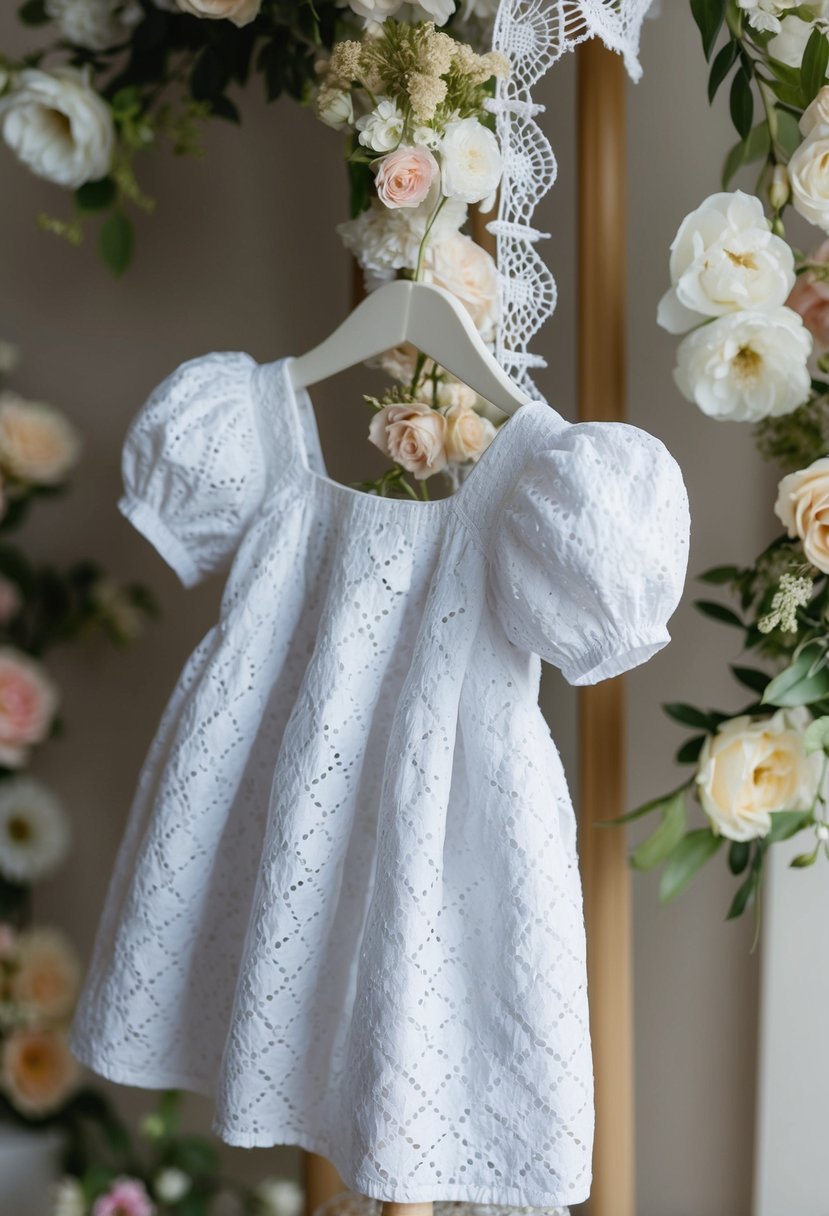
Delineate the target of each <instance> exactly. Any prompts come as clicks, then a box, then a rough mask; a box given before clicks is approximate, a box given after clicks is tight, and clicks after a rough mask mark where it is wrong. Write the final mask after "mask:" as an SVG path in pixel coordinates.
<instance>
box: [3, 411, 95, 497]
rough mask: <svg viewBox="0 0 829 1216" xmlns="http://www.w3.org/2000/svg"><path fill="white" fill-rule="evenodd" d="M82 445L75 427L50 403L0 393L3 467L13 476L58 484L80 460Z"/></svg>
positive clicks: (28, 480) (34, 481)
mask: <svg viewBox="0 0 829 1216" xmlns="http://www.w3.org/2000/svg"><path fill="white" fill-rule="evenodd" d="M80 446H81V445H80V439H79V436H78V433H77V431H76V430H75V428H74V427H73V426H72V424H71V423H70V422H68V421H67V419H66V418H64V416H63V414H60V413H58V411H57V410H55V409H53V408H52V407H51V406H50V405H43V404H42V403H41V402H39V401H24V400H23V398H22V397H18V395H17V394H16V393H11V392H4V393H0V466H2V467H3V469H4V470H5V472H6V473H8V474H9V476H11V477H14V478H17V480H18V481H27V482H31V483H32V484H33V485H40V486H53V485H57V484H58V483H59V482H61V481H63V480H64V478H65V477H66V475H67V473H68V472H69V470H70V469H71V468H72V465H73V464H74V463H75V461H76V460H77V459H78V454H79V452H80Z"/></svg>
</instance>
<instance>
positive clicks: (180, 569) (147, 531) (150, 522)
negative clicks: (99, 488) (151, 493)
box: [118, 494, 201, 587]
mask: <svg viewBox="0 0 829 1216" xmlns="http://www.w3.org/2000/svg"><path fill="white" fill-rule="evenodd" d="M118 510H119V511H120V512H121V514H122V515H123V516H125V517H126V518H127V519H128V520H129V521H130V523H131V524H132V526H133V527H134V528H135V529H136V530H137V531H138V532H140V533H141V535H142V536H143V537H145V538H146V539H147V540H148V541H149V542H150V544H151V545H152V546H153V548H154V549H155V550H156V551H157V552H158V553H159V554H160V555H161V556H162V557H163V558H164V560H165V562H166V563H167V565H168V566H170V567H171V569H173V570H174V571H175V573H176V574H177V575H178V577H179V579H180V580H181V582H182V583H183V584H184V586H185V587H195V585H196V583H198V582H199V580H200V578H201V574H200V572H199V569H198V567H197V566H196V563H195V562H194V561H193V559H192V557H191V556H190V554H189V553H188V552H187V550H186V549H185V547H184V545H183V544H182V543H181V541H180V540H179V539H178V537H177V536H174V535H173V533H172V532H171V531H170V529H169V528H168V527H167V525H166V524H165V523H164V521H163V520H162V519H161V518H160V517H159V516H158V515H157V514H156V513H155V511H154V510H153V509H152V507H148V506H147V504H146V503H145V502H141V501H139V499H137V498H131V497H130V496H129V495H128V494H125V495H124V496H123V497H122V498H119V500H118Z"/></svg>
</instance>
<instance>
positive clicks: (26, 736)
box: [0, 646, 58, 768]
mask: <svg viewBox="0 0 829 1216" xmlns="http://www.w3.org/2000/svg"><path fill="white" fill-rule="evenodd" d="M57 700H58V698H57V690H56V689H55V686H54V684H53V683H52V681H51V680H50V679H49V678H48V676H47V675H46V672H45V671H44V670H43V668H42V667H41V666H40V664H39V663H37V662H36V661H35V660H34V659H30V658H29V657H28V656H27V655H25V654H21V653H20V652H19V651H17V650H12V648H11V647H9V646H5V647H2V648H0V764H5V765H6V766H7V767H8V768H20V767H21V765H23V764H25V762H26V758H27V755H28V751H29V748H30V747H31V746H32V745H33V744H35V743H40V742H42V740H43V739H45V738H46V735H47V734H48V732H49V728H50V726H51V725H52V719H53V717H54V715H55V709H56V707H57Z"/></svg>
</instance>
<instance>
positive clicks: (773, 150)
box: [626, 0, 829, 918]
mask: <svg viewBox="0 0 829 1216" xmlns="http://www.w3.org/2000/svg"><path fill="white" fill-rule="evenodd" d="M691 9H692V13H693V16H694V18H695V20H696V23H697V25H698V27H699V29H700V32H701V35H702V41H703V49H704V52H705V55H706V58H707V59H708V60H709V61H710V64H711V67H710V76H709V87H708V92H709V98H710V99H713V97H714V95H715V94H716V92H717V90H718V89H719V88H720V86H721V85H722V84H723V83H724V82H725V81H726V79H727V78H728V76H729V75H730V74H731V73H732V72H733V75H732V80H731V86H730V113H731V118H732V121H733V124H734V126H735V129H736V131H737V134H738V136H739V141H738V142H737V143H736V144H735V146H734V147H733V148H732V150H731V151H730V152H729V154H728V156H727V158H726V162H725V166H724V170H723V192H722V193H719V194H714V195H712V196H711V197H710V198H708V199H706V200H705V201H704V202H703V203H702V204H701V205H700V206H699V207H698V208H697V209H696V210H695V211H693V212H692V213H691V214H690V215H688V216H687V217H686V218H685V220H683V222H682V224H681V225H680V228H679V231H678V232H677V235H676V237H675V239H674V242H673V244H672V246H671V257H670V275H671V287H670V289H669V290H668V292H667V293H666V295H665V296H664V297H663V299H662V301H661V302H660V305H659V310H658V318H657V319H658V322H659V324H660V325H661V326H662V327H663V328H664V329H666V330H667V331H668V332H669V333H673V334H685V336H684V337H683V338H682V340H681V342H680V344H679V348H678V352H677V366H676V371H675V380H676V384H677V386H678V388H679V390H680V392H681V393H682V394H683V396H685V397H686V398H687V399H688V400H689V401H691V402H693V403H694V404H695V405H697V406H698V407H699V409H701V410H702V411H703V413H705V414H706V415H708V416H709V417H711V418H713V419H715V420H717V421H728V420H731V421H736V422H750V423H753V424H755V430H754V436H755V440H756V442H757V445H758V448H759V451H760V453H761V454H762V456H763V457H764V458H766V459H768V460H773V461H776V462H777V463H778V464H780V465H781V466H782V467H783V470H784V476H783V477H782V478H781V480H780V483H779V486H778V492H777V499H776V502H775V504H774V512H775V514H776V515H777V518H778V520H779V522H780V524H781V525H782V527H783V529H784V530H783V532H782V534H780V535H779V536H777V537H776V538H775V539H774V540H773V541H772V543H771V544H770V545H768V546H767V548H766V549H765V550H764V551H763V552H762V553H761V554H760V555H759V557H758V558H757V559H756V560H755V561H754V562H753V563H752V564H751V565H748V566H719V567H716V568H714V569H712V570H708V571H707V572H705V573H704V574H703V575H702V576H701V578H702V579H703V581H704V582H706V583H707V584H709V585H712V586H720V587H723V588H727V589H729V590H730V591H731V592H732V594H733V595H734V597H735V598H736V609H735V608H732V607H731V606H729V605H726V604H723V603H722V602H720V601H712V600H707V599H705V600H701V601H698V602H697V604H696V607H697V608H698V609H699V610H700V611H701V612H703V613H704V614H705V615H707V616H708V617H710V618H712V619H714V620H716V621H720V622H723V623H725V624H727V625H730V626H733V627H735V628H737V629H739V630H740V631H741V632H742V635H743V645H744V648H745V650H746V651H749V652H751V653H752V654H753V655H756V656H757V658H759V659H766V660H768V661H769V663H770V664H771V671H768V670H765V669H763V668H760V667H756V666H754V665H751V666H749V665H744V664H743V663H739V664H736V665H734V666H732V668H731V671H732V673H733V675H734V677H735V679H736V681H737V682H738V683H739V684H740V685H741V686H743V687H744V688H745V689H747V690H748V692H749V694H750V696H749V700H748V703H747V704H746V705H744V706H742V707H741V708H740V709H739V710H738V711H736V712H726V711H722V710H719V709H709V708H705V709H701V708H698V707H696V706H693V705H688V704H684V703H673V704H668V705H665V706H664V709H665V711H666V713H667V714H668V715H669V716H670V717H671V718H672V719H674V720H675V721H676V722H678V723H680V724H681V725H683V726H686V727H690V728H691V729H692V730H693V731H694V734H693V735H692V736H691V737H690V738H689V739H687V740H686V741H685V742H684V743H683V744H682V745H681V747H680V748H679V751H678V752H677V756H676V759H677V761H678V762H679V763H680V764H687V765H689V766H691V767H692V770H693V771H692V774H691V776H690V777H689V778H687V779H686V780H685V781H683V782H682V784H681V785H680V786H679V788H678V789H676V790H674V791H672V792H671V793H670V794H667V795H665V796H662V797H659V798H656V799H654V800H653V801H652V802H649V803H647V804H646V805H645V806H642V807H640V808H638V809H637V810H636V811H633V812H632V813H631V814H630V815H628V816H627V817H626V818H627V819H628V820H633V819H637V818H639V817H640V816H642V815H646V814H649V813H658V814H659V815H660V820H661V822H660V825H659V827H658V828H657V830H656V831H655V832H654V833H653V834H652V835H651V836H650V837H649V838H648V839H646V840H645V841H644V842H643V843H642V844H640V845H639V847H638V848H637V849H636V850H635V852H634V853H633V857H632V862H633V865H634V866H636V867H637V868H639V869H652V868H654V867H656V866H659V865H662V866H663V867H664V868H663V871H662V876H661V886H660V892H661V896H662V898H663V899H666V900H669V899H673V898H674V897H675V896H676V895H678V894H679V893H680V892H681V891H682V890H684V889H685V887H686V886H687V885H688V883H689V882H690V881H691V880H692V879H693V877H694V876H695V874H697V872H698V871H699V870H700V869H701V867H702V866H704V865H705V863H706V862H708V861H709V860H710V859H711V858H713V857H714V856H715V855H716V854H717V853H719V852H720V850H721V849H722V846H723V845H724V844H725V845H727V848H726V856H727V861H728V866H729V868H730V870H731V873H732V874H733V875H734V876H735V879H737V881H738V886H737V889H736V892H735V894H734V897H733V900H732V903H731V906H730V909H729V912H728V915H729V917H731V918H734V917H738V916H740V915H741V914H742V913H743V912H744V911H745V910H746V909H747V908H748V907H749V906H751V905H754V906H755V908H756V910H757V914H758V917H759V907H760V895H761V891H762V879H763V871H764V864H765V861H766V858H767V855H768V851H769V849H770V848H771V847H772V846H773V845H775V844H777V843H778V842H781V841H784V840H789V839H790V838H792V837H794V836H797V835H801V834H802V835H803V838H804V840H805V841H806V844H805V846H804V849H803V851H802V852H800V853H798V854H797V856H796V857H795V858H794V860H793V862H792V865H793V866H795V867H806V866H811V865H812V864H814V863H815V862H816V861H817V860H818V858H819V857H820V856H821V854H823V855H825V856H827V857H829V809H827V798H828V797H829V785H827V762H828V761H829V456H828V455H827V453H829V379H827V378H826V377H827V374H829V357H828V356H829V242H825V241H824V242H823V243H822V244H821V245H819V246H818V248H817V249H815V250H814V251H813V252H812V253H809V254H804V253H802V252H801V251H799V250H797V249H795V248H793V247H792V246H791V245H790V244H789V243H788V242H787V240H786V231H785V227H784V216H785V213H786V210H787V208H788V207H790V206H791V207H792V208H793V209H794V210H795V211H796V212H797V213H798V214H799V215H801V216H802V217H803V218H804V219H806V220H808V221H809V222H810V223H812V224H815V225H817V226H818V227H819V228H822V229H823V231H824V232H829V84H827V83H826V78H827V68H828V67H829V36H828V35H829V3H826V2H825V0H821V2H820V3H815V4H794V3H793V2H792V0H691ZM723 35H724V36H723ZM755 101H759V103H760V105H759V121H757V122H756V123H755ZM753 162H758V163H759V175H758V184H757V187H756V189H757V194H756V195H750V194H746V193H744V192H742V191H740V190H736V191H733V192H730V193H729V192H728V187H729V185H730V183H731V179H732V178H733V176H734V174H735V173H736V172H737V171H738V170H739V169H740V168H742V167H743V166H744V165H748V164H751V163H753ZM758 195H761V196H764V197H765V199H766V200H767V203H768V208H769V212H770V218H769V219H767V218H766V215H765V212H764V207H763V203H762V202H761V198H760V197H758ZM692 802H693V803H695V804H696V805H697V806H698V807H699V809H700V810H701V812H702V816H703V825H702V826H697V827H693V828H691V829H690V830H689V804H691V803H692Z"/></svg>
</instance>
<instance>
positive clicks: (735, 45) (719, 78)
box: [708, 39, 740, 104]
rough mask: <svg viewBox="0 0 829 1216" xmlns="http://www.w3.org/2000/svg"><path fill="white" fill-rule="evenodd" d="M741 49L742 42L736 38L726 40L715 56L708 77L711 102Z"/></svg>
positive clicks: (709, 99)
mask: <svg viewBox="0 0 829 1216" xmlns="http://www.w3.org/2000/svg"><path fill="white" fill-rule="evenodd" d="M739 50H740V44H739V42H737V41H736V40H734V39H730V40H729V41H728V42H726V44H725V46H724V47H721V48H720V50H719V51H717V54H716V55H715V56H714V62H713V63H712V64H711V74H710V76H709V77H708V101H709V104H710V103H711V102H712V101H713V100H714V98H715V97H716V95H717V90H718V89H719V87H720V85H721V84H722V82H723V81H724V80H725V78H726V76H727V75H728V73H729V72H730V71H731V69H732V67H733V66H734V62H735V60H736V58H737V55H738V53H739Z"/></svg>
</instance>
